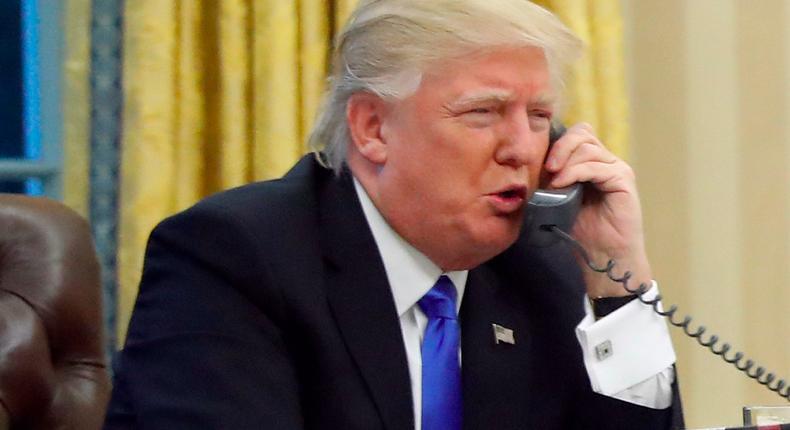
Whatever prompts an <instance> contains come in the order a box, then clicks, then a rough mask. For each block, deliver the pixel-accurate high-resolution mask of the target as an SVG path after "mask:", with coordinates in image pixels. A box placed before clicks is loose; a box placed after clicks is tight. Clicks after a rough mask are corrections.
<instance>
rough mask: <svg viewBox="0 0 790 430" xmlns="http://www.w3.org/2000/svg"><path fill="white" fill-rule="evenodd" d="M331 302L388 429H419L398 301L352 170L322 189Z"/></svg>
mask: <svg viewBox="0 0 790 430" xmlns="http://www.w3.org/2000/svg"><path fill="white" fill-rule="evenodd" d="M320 199H321V203H320V205H319V207H320V208H321V220H320V223H321V229H320V230H321V248H322V251H323V255H324V258H325V261H326V263H327V267H328V269H327V287H328V288H327V295H328V298H329V305H330V308H331V309H332V312H333V314H334V317H335V319H336V321H337V324H338V326H339V328H340V331H341V333H342V336H343V339H344V341H345V343H346V346H347V348H348V350H349V352H350V354H351V356H352V357H353V359H354V361H355V362H356V364H357V366H358V367H359V370H360V373H361V374H362V377H363V378H364V380H365V382H366V384H367V386H368V388H369V389H370V393H371V397H372V398H373V401H374V402H375V404H376V406H377V408H378V411H379V413H380V415H381V418H382V421H383V423H384V427H385V428H387V429H411V428H414V422H413V421H414V415H413V411H412V398H411V388H410V379H409V371H408V362H407V359H406V352H405V350H404V346H403V337H402V333H401V330H400V322H399V320H398V316H397V311H396V309H395V302H394V300H393V298H392V292H391V291H390V287H389V284H388V282H387V277H386V273H385V271H384V265H383V263H382V261H381V256H380V255H379V252H378V249H377V247H376V244H375V241H374V239H373V235H372V233H371V232H370V228H369V227H368V224H367V222H366V221H365V217H364V214H363V212H362V207H361V206H360V204H359V201H358V199H357V196H356V194H355V192H354V188H353V183H352V181H351V178H350V175H349V174H348V173H347V172H346V173H344V174H343V175H341V177H340V178H333V179H331V180H329V181H328V184H327V186H326V187H325V188H324V189H323V190H322V191H321V196H320Z"/></svg>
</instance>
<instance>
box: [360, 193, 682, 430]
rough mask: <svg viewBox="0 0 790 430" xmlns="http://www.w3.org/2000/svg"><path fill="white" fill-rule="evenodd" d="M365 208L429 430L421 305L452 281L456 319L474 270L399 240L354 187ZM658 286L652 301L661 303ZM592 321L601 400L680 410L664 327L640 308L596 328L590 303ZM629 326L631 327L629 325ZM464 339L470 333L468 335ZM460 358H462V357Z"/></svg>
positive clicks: (588, 362) (581, 334) (589, 345)
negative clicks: (446, 264) (442, 282)
mask: <svg viewBox="0 0 790 430" xmlns="http://www.w3.org/2000/svg"><path fill="white" fill-rule="evenodd" d="M354 188H355V189H356V192H357V196H358V197H359V201H360V203H361V204H362V210H363V212H364V213H365V218H366V219H367V222H368V225H369V226H370V229H371V231H372V232H373V238H374V240H375V242H376V246H377V247H378V250H379V254H381V259H382V261H383V262H384V270H385V271H386V273H387V280H388V281H389V285H390V288H391V290H392V296H393V299H394V301H395V308H396V310H397V312H398V317H399V319H400V327H401V332H402V334H403V343H404V346H405V348H406V358H407V361H408V364H409V376H410V379H411V390H412V399H413V402H414V423H415V427H414V428H415V429H416V430H421V427H422V423H421V416H422V353H421V345H422V337H423V333H424V332H425V327H426V325H427V324H428V318H427V317H426V316H425V314H424V313H423V312H422V310H421V309H420V307H419V306H418V305H417V302H418V301H419V300H420V298H422V296H424V295H425V294H426V293H427V292H428V291H429V290H430V289H431V288H432V287H433V285H434V284H435V283H436V281H437V280H438V279H439V276H440V275H442V274H444V275H447V277H449V278H450V280H452V281H453V284H454V285H455V287H456V289H457V290H458V303H456V311H458V310H459V309H460V308H461V300H462V299H463V296H464V288H465V287H466V278H467V275H468V273H469V272H468V271H467V270H461V271H454V272H442V270H441V268H439V267H438V266H437V265H436V264H434V263H433V262H432V261H431V260H429V259H428V257H426V256H425V255H424V254H423V253H421V252H420V251H418V250H417V249H416V248H414V247H413V246H411V245H410V244H409V243H408V242H406V241H405V240H404V239H403V238H402V237H400V235H399V234H398V233H396V232H395V231H394V230H393V229H392V228H391V227H390V226H389V224H387V222H386V221H385V220H384V218H383V217H382V216H381V214H380V213H379V211H378V209H377V208H376V207H375V205H374V204H373V202H372V201H371V200H370V198H369V197H368V195H367V193H366V192H365V190H364V188H362V186H361V185H360V183H359V182H358V181H357V180H356V178H355V179H354ZM657 290H658V288H657V286H656V285H654V288H651V289H650V291H649V292H648V294H650V295H652V297H655V294H658V291H657ZM585 310H586V313H587V315H586V317H585V318H584V319H583V320H582V321H581V323H579V326H578V327H577V338H578V339H579V343H580V345H581V348H582V351H583V354H584V363H585V367H586V369H587V374H588V375H589V377H590V382H591V385H592V387H593V390H595V391H596V392H598V393H601V394H604V395H607V396H610V397H615V398H618V399H621V400H624V401H627V402H631V403H635V404H639V405H642V406H647V407H651V408H656V409H663V408H666V407H669V406H670V405H671V403H672V388H671V385H672V381H673V380H674V372H673V369H672V364H673V363H674V362H675V352H674V350H673V348H672V343H671V340H670V338H669V332H668V330H667V326H666V323H665V322H664V320H663V319H662V318H661V317H660V316H658V315H656V314H655V313H654V312H652V311H651V310H650V309H649V308H648V307H647V306H644V305H641V304H640V303H638V302H637V301H633V302H631V303H628V304H627V305H625V306H623V307H621V308H620V309H617V310H616V311H614V312H612V313H611V314H610V315H608V316H607V317H606V318H602V319H600V320H598V321H595V318H594V316H593V315H592V309H591V308H590V306H589V304H588V303H586V300H585ZM624 321H627V322H624ZM461 336H463V333H462V334H461ZM607 341H608V342H610V345H612V346H611V347H610V350H611V351H612V353H611V356H609V357H607V358H606V359H604V360H600V359H598V354H596V346H599V345H602V344H603V343H605V342H607ZM458 353H459V356H460V353H461V351H459V352H458Z"/></svg>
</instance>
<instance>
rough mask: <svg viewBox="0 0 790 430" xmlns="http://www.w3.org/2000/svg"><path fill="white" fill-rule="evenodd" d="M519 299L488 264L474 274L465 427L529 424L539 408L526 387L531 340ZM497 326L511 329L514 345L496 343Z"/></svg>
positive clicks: (467, 329) (467, 312) (465, 354)
mask: <svg viewBox="0 0 790 430" xmlns="http://www.w3.org/2000/svg"><path fill="white" fill-rule="evenodd" d="M518 301H519V298H518V297H517V296H515V295H513V294H511V293H510V292H509V291H508V290H507V289H506V288H504V286H502V285H500V284H499V281H498V280H497V278H496V276H495V275H494V273H493V272H492V271H491V270H490V269H489V268H487V267H486V266H481V267H479V268H477V269H474V270H472V271H470V272H469V278H468V280H467V284H466V290H465V292H464V299H463V302H462V306H461V314H460V318H461V329H462V332H461V333H462V341H461V350H462V359H463V364H462V373H463V390H464V391H463V396H464V428H465V429H478V428H491V427H492V426H493V427H496V428H497V429H511V428H512V429H517V428H524V425H525V423H528V422H529V421H527V420H526V419H525V417H526V416H527V415H528V411H527V409H529V408H532V407H533V406H536V405H534V399H531V398H530V394H529V393H528V392H527V391H526V390H525V389H524V387H525V386H526V385H528V381H529V379H530V375H529V370H528V369H529V367H530V366H529V365H528V364H529V350H530V348H531V344H532V339H531V337H530V327H529V324H528V321H527V318H526V316H525V315H524V309H523V308H522V307H520V306H519V305H518ZM493 324H497V325H499V326H501V327H504V328H506V329H509V330H512V331H513V336H514V340H515V344H509V343H507V342H500V343H499V344H497V343H496V341H495V335H494V328H493Z"/></svg>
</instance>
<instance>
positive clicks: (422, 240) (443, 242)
mask: <svg viewBox="0 0 790 430" xmlns="http://www.w3.org/2000/svg"><path fill="white" fill-rule="evenodd" d="M552 95H553V93H552V88H551V84H550V77H549V73H548V68H547V64H546V60H545V57H544V55H543V52H542V51H541V50H539V49H537V48H520V49H501V50H496V51H492V52H489V53H486V54H476V55H473V56H468V57H466V58H463V59H461V60H459V61H452V62H448V63H444V64H441V65H439V66H436V67H433V68H431V69H430V70H429V71H428V72H427V73H425V74H424V75H423V80H422V82H421V84H420V87H419V88H418V90H417V91H416V92H415V93H414V94H413V95H411V96H410V97H408V98H406V99H404V100H402V101H398V102H396V103H394V104H393V105H392V106H390V107H389V109H388V110H387V112H386V114H385V115H384V116H383V120H382V126H381V137H382V141H383V142H385V146H386V160H385V161H384V162H383V163H381V164H380V165H379V166H378V183H377V190H378V193H377V196H375V197H374V202H375V203H376V205H377V206H378V208H379V210H380V211H381V213H382V214H383V215H384V217H385V219H387V221H388V222H389V224H390V225H391V226H392V227H393V228H394V229H395V230H396V231H397V232H398V233H399V234H400V235H401V236H402V237H404V238H405V239H406V240H407V241H408V242H410V243H411V244H412V245H414V246H415V247H416V248H417V249H419V250H420V251H422V252H423V253H425V254H426V255H427V256H428V257H429V258H431V259H432V260H433V261H434V262H435V263H437V264H438V265H440V266H441V267H442V268H443V269H445V270H452V269H462V268H471V267H474V266H476V265H478V264H480V263H482V262H484V261H485V260H488V259H489V258H491V257H493V256H495V255H497V254H499V253H500V252H502V251H503V250H505V249H506V248H507V247H508V246H510V245H511V244H512V243H513V242H514V241H515V240H516V238H517V236H518V233H519V230H520V228H521V223H522V219H523V211H524V209H525V205H526V202H527V199H528V197H529V196H530V195H531V194H532V192H533V191H534V190H535V188H537V183H538V178H539V176H540V172H541V169H542V167H543V161H544V157H545V154H546V151H547V148H548V136H549V128H550V118H551V115H552V106H553V103H552V101H553V99H552Z"/></svg>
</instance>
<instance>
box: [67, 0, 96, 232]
mask: <svg viewBox="0 0 790 430" xmlns="http://www.w3.org/2000/svg"><path fill="white" fill-rule="evenodd" d="M90 22H91V1H90V0H67V1H66V2H65V3H64V17H63V28H64V33H65V44H64V47H65V51H64V62H63V106H64V107H65V108H64V109H63V167H64V169H63V170H64V172H63V201H64V202H65V203H66V204H67V205H68V206H69V207H71V208H72V209H74V210H76V211H77V212H79V213H80V214H81V215H82V216H85V217H87V215H88V192H89V189H90V188H89V179H88V177H89V162H90V156H89V154H90V61H91V59H90V32H91V26H90Z"/></svg>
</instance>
